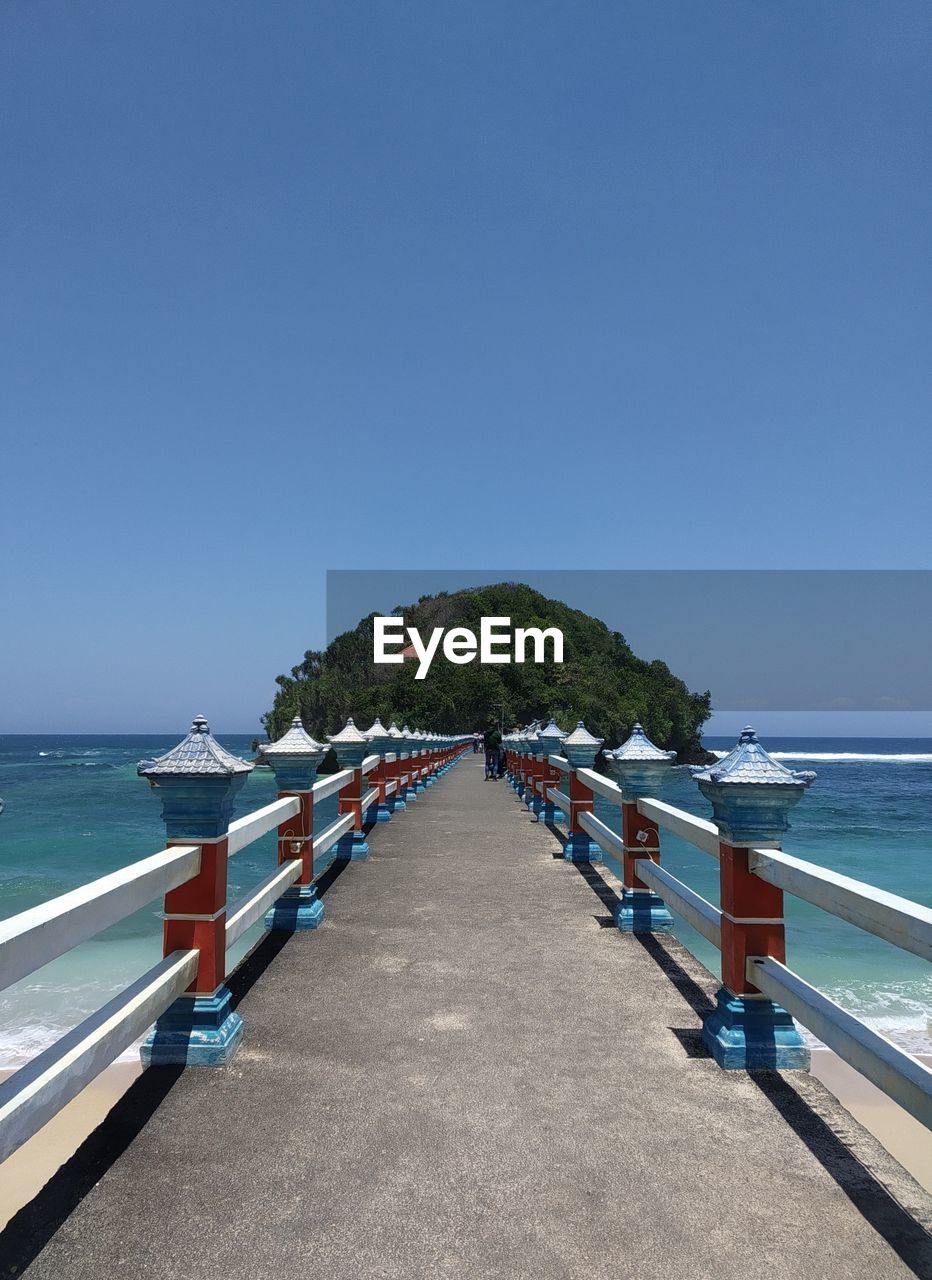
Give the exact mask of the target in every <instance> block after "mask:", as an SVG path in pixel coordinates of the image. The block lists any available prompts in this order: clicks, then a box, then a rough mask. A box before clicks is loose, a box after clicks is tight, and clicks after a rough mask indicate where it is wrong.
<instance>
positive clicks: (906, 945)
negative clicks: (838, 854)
mask: <svg viewBox="0 0 932 1280" xmlns="http://www.w3.org/2000/svg"><path fill="white" fill-rule="evenodd" d="M748 864H749V866H750V869H751V870H752V871H753V872H754V874H755V875H756V876H759V877H760V879H761V880H766V881H767V883H768V884H773V885H776V886H777V887H778V888H780V889H783V890H785V892H787V893H792V894H793V895H794V897H797V898H802V899H803V900H804V901H805V902H811V903H812V905H813V906H815V907H821V908H822V909H823V910H824V911H828V912H829V913H830V914H831V915H833V916H838V917H839V918H840V919H842V920H847V921H848V923H849V924H853V925H856V926H857V927H858V928H859V929H864V930H865V931H866V932H867V933H873V934H876V935H877V937H878V938H884V939H885V940H886V941H887V942H892V943H893V944H894V946H897V947H901V948H902V949H903V950H904V951H912V952H913V953H914V954H915V955H917V956H922V958H923V959H924V960H932V908H930V907H923V906H921V905H920V904H919V903H918V902H911V901H910V900H909V898H901V897H900V896H899V895H898V894H896V893H887V892H886V890H884V889H875V888H873V887H872V886H871V885H868V884H864V883H863V882H862V881H861V880H852V879H851V877H850V876H843V875H841V874H840V873H839V872H837V871H829V869H828V868H827V867H820V866H818V864H816V863H812V862H806V861H805V860H804V859H802V858H794V857H792V856H791V855H790V854H788V853H784V852H783V851H782V850H778V849H753V850H752V851H751V854H750V857H749V859H748Z"/></svg>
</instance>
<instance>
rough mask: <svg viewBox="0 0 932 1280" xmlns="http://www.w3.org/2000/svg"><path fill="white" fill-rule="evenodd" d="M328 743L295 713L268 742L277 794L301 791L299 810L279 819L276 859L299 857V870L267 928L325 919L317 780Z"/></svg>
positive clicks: (270, 915) (313, 924)
mask: <svg viewBox="0 0 932 1280" xmlns="http://www.w3.org/2000/svg"><path fill="white" fill-rule="evenodd" d="M327 751H328V748H327V746H326V745H325V744H324V743H323V742H315V741H314V739H313V738H312V737H311V735H310V734H309V733H308V732H307V730H306V729H305V727H304V725H303V724H302V723H301V717H300V716H295V718H294V719H293V720H292V722H291V725H290V727H289V729H288V731H287V732H286V733H285V734H283V736H282V737H281V738H279V739H278V740H277V741H276V742H273V743H270V745H269V746H267V747H266V748H265V750H264V751H263V753H262V754H263V756H264V757H265V759H266V760H268V762H269V764H270V765H271V766H272V770H273V772H274V774H275V781H276V783H277V784H278V795H279V799H282V798H283V797H285V796H297V797H298V799H299V800H300V802H301V809H300V812H299V813H298V814H296V816H295V817H294V818H288V819H287V821H285V822H282V823H280V824H279V828H278V862H279V866H281V864H282V863H283V862H289V861H291V859H293V858H300V859H301V864H302V865H301V874H300V876H299V877H298V879H297V881H296V882H295V883H294V884H293V885H292V886H291V887H290V888H289V889H286V890H285V892H284V893H283V894H282V896H281V897H280V898H279V899H278V901H277V902H276V903H275V905H274V907H272V909H271V910H270V911H269V912H267V914H266V917H265V927H266V928H267V929H292V930H294V929H316V928H317V926H318V925H319V924H320V922H321V920H323V918H324V904H323V902H321V900H320V898H318V896H317V888H316V886H315V884H314V792H313V786H314V780H315V778H316V777H317V770H318V769H319V767H320V763H321V761H322V760H323V758H324V756H325V755H326V754H327Z"/></svg>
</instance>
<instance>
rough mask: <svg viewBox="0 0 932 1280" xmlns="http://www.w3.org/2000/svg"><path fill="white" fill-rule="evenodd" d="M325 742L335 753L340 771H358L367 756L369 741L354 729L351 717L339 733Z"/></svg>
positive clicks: (354, 725)
mask: <svg viewBox="0 0 932 1280" xmlns="http://www.w3.org/2000/svg"><path fill="white" fill-rule="evenodd" d="M327 741H328V742H329V743H330V745H331V747H333V749H334V751H335V752H336V757H337V760H338V761H339V764H340V768H341V769H358V768H359V766H360V765H361V764H362V762H363V760H365V758H366V756H367V755H368V754H369V739H368V738H367V737H366V735H365V734H364V733H360V731H359V730H358V729H357V728H356V724H355V722H354V720H353V717H352V716H350V718H349V719H348V720H347V722H346V724H345V725H344V726H343V728H342V729H341V730H340V732H339V733H336V734H334V735H333V737H330V738H328V739H327Z"/></svg>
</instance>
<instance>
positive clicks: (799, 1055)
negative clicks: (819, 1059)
mask: <svg viewBox="0 0 932 1280" xmlns="http://www.w3.org/2000/svg"><path fill="white" fill-rule="evenodd" d="M702 1040H703V1043H704V1044H705V1046H706V1048H707V1049H708V1050H709V1052H710V1053H711V1054H712V1057H713V1058H714V1059H715V1061H716V1062H717V1063H718V1065H719V1066H720V1067H725V1068H726V1069H727V1070H735V1071H761V1070H765V1069H767V1068H773V1069H776V1070H778V1071H808V1069H809V1050H808V1049H807V1048H806V1045H805V1044H804V1043H803V1038H802V1036H801V1035H800V1034H799V1032H798V1031H797V1029H796V1025H795V1023H794V1022H793V1019H792V1018H791V1017H790V1015H789V1014H788V1013H787V1011H786V1010H785V1009H784V1008H782V1007H781V1006H780V1005H778V1004H775V1003H774V1002H773V1001H772V1000H749V999H746V998H745V997H743V996H736V995H733V994H732V992H730V991H728V990H727V989H726V988H725V987H722V988H721V989H720V990H719V992H718V994H717V995H716V997H715V1012H714V1013H710V1014H709V1016H708V1017H707V1018H706V1020H705V1025H704V1026H703V1028H702Z"/></svg>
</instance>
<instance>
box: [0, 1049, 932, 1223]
mask: <svg viewBox="0 0 932 1280" xmlns="http://www.w3.org/2000/svg"><path fill="white" fill-rule="evenodd" d="M922 1061H923V1062H925V1063H927V1064H928V1065H930V1066H932V1055H930V1056H929V1057H923V1058H922ZM141 1070H142V1068H141V1067H140V1066H139V1064H137V1063H133V1062H117V1063H114V1064H113V1066H111V1067H108V1068H107V1070H106V1071H104V1072H103V1073H102V1074H101V1075H100V1076H99V1077H98V1078H97V1080H95V1081H94V1083H93V1084H91V1085H89V1086H88V1087H87V1088H86V1089H85V1090H84V1092H83V1093H81V1094H79V1095H78V1097H77V1098H75V1099H74V1100H73V1101H72V1102H71V1103H69V1105H68V1106H67V1107H65V1109H64V1110H63V1111H62V1112H61V1113H60V1114H59V1115H57V1116H56V1117H55V1119H54V1120H52V1121H50V1122H49V1124H47V1125H46V1126H45V1128H44V1129H43V1130H42V1131H41V1132H40V1133H37V1134H36V1136H35V1137H34V1138H32V1139H31V1140H30V1141H29V1142H27V1143H26V1144H25V1146H22V1147H20V1149H19V1151H17V1152H15V1153H14V1154H13V1155H12V1156H11V1157H10V1158H9V1160H7V1161H6V1163H5V1164H4V1165H3V1166H2V1167H0V1227H2V1226H4V1225H5V1224H6V1223H7V1222H8V1221H9V1220H10V1218H11V1217H12V1216H13V1214H14V1213H16V1212H17V1210H19V1209H21V1208H22V1206H23V1205H25V1204H28V1203H29V1201H30V1200H31V1199H32V1198H33V1196H35V1195H36V1193H37V1192H38V1191H40V1190H41V1188H42V1187H43V1186H44V1185H45V1183H46V1182H47V1181H48V1179H49V1178H50V1177H51V1176H52V1174H53V1173H55V1171H56V1170H57V1169H58V1168H59V1167H60V1166H61V1165H62V1164H63V1163H64V1162H65V1161H66V1160H67V1159H68V1158H69V1156H71V1155H73V1154H74V1152H75V1151H76V1150H77V1149H78V1147H79V1146H80V1145H81V1143H82V1142H83V1141H84V1139H85V1138H86V1137H87V1136H88V1134H89V1133H91V1132H93V1130H94V1129H95V1128H96V1127H97V1125H99V1124H100V1123H101V1121H102V1120H103V1119H104V1117H105V1116H106V1115H107V1113H108V1112H109V1111H110V1109H111V1107H112V1106H113V1105H114V1103H115V1102H116V1101H117V1099H118V1098H120V1097H121V1096H122V1095H123V1094H124V1093H125V1092H126V1090H127V1089H128V1088H129V1087H130V1085H131V1084H132V1083H133V1081H134V1080H135V1079H136V1078H137V1077H138V1076H139V1075H140V1073H141ZM11 1074H12V1072H6V1073H4V1074H3V1076H2V1078H3V1079H6V1078H8V1077H9V1076H10V1075H11ZM812 1074H813V1075H814V1076H815V1077H816V1078H817V1079H818V1080H820V1081H821V1082H822V1084H824V1085H825V1087H826V1088H827V1089H829V1090H830V1092H831V1093H833V1094H834V1095H835V1097H836V1098H838V1100H839V1102H841V1103H842V1105H843V1106H844V1107H846V1108H847V1110H848V1111H850V1112H851V1114H852V1115H853V1116H854V1117H855V1119H856V1120H858V1121H860V1123H861V1124H863V1125H864V1127H865V1129H868V1130H869V1131H870V1132H871V1133H872V1134H873V1135H874V1137H875V1138H877V1140H878V1141H879V1142H880V1143H881V1144H882V1145H883V1146H884V1147H886V1149H887V1150H888V1151H889V1152H890V1154H891V1155H892V1156H893V1157H894V1158H895V1159H896V1160H898V1161H899V1162H900V1164H901V1165H902V1166H903V1168H904V1169H907V1170H908V1171H909V1172H910V1173H911V1174H912V1175H913V1177H914V1178H915V1179H916V1181H917V1182H918V1183H920V1185H921V1186H923V1187H924V1188H925V1189H926V1190H927V1191H932V1136H930V1135H929V1133H928V1131H927V1130H926V1129H925V1128H924V1127H923V1126H922V1125H921V1124H919V1122H918V1121H917V1120H914V1119H913V1118H912V1116H910V1115H908V1114H907V1113H906V1112H905V1111H904V1110H903V1109H902V1107H898V1106H897V1105H896V1103H894V1102H891V1101H890V1099H889V1098H887V1097H886V1096H885V1095H884V1094H883V1093H881V1092H880V1090H879V1089H877V1088H875V1086H874V1085H872V1084H871V1083H870V1081H868V1080H865V1079H864V1077H863V1076H861V1075H859V1074H858V1073H857V1072H856V1071H855V1070H854V1069H853V1068H852V1067H849V1066H848V1064H847V1063H846V1062H843V1061H842V1060H841V1058H839V1057H838V1056H837V1054H835V1053H833V1052H832V1051H831V1050H830V1049H815V1050H813V1053H812Z"/></svg>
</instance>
